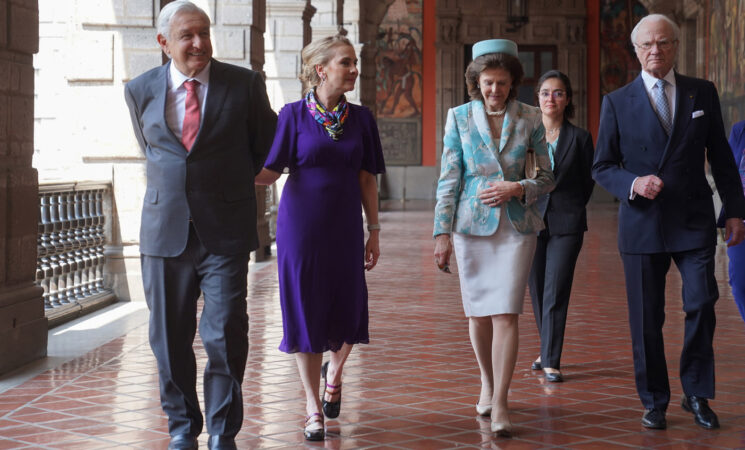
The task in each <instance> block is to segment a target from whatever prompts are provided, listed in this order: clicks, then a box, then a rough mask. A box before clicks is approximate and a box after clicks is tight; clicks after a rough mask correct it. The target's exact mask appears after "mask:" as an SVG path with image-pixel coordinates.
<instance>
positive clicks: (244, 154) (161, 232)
mask: <svg viewBox="0 0 745 450" xmlns="http://www.w3.org/2000/svg"><path fill="white" fill-rule="evenodd" d="M169 64H171V63H168V64H165V65H163V66H160V67H156V68H154V69H152V70H150V71H148V72H145V73H144V74H142V75H140V76H138V77H137V78H135V79H133V80H132V81H130V82H129V83H127V85H126V87H125V97H126V101H127V106H129V111H130V116H131V118H132V125H133V127H134V131H135V135H136V136H137V140H138V142H139V144H140V147H141V148H142V151H143V152H144V154H145V157H146V159H147V165H146V167H147V190H146V192H145V199H144V203H143V208H142V224H141V228H140V253H142V254H144V255H149V256H160V257H173V256H178V255H180V254H181V253H182V252H183V251H184V249H185V248H186V242H187V239H188V236H189V219H190V218H191V219H192V221H193V223H194V228H195V229H196V232H197V235H198V236H199V239H200V240H201V242H202V244H203V245H204V246H205V248H206V249H207V251H209V252H210V253H213V254H218V255H231V254H238V253H248V252H250V251H252V250H254V249H256V248H257V247H258V236H257V233H256V195H255V188H254V176H255V175H256V174H257V173H258V172H259V171H260V170H261V168H262V165H263V163H264V159H265V158H266V155H267V154H268V152H269V148H270V146H271V144H272V140H273V138H274V130H275V127H276V123H277V116H276V114H275V113H274V111H272V109H271V107H270V106H269V100H268V98H267V95H266V87H265V86H264V81H263V79H262V77H261V75H260V74H259V73H257V72H254V71H251V70H249V69H245V68H242V67H238V66H234V65H230V64H225V63H221V62H219V61H216V60H212V64H211V66H210V82H209V92H208V94H207V102H206V105H205V111H204V117H203V119H202V125H201V127H200V129H199V134H198V135H197V138H196V141H195V142H194V145H193V147H192V149H191V151H190V152H187V151H186V149H185V148H184V146H183V145H182V144H181V141H180V140H179V139H178V138H177V137H176V136H175V135H174V134H173V132H172V131H171V129H170V128H169V127H168V124H167V123H166V118H165V105H166V90H167V73H168V70H169Z"/></svg>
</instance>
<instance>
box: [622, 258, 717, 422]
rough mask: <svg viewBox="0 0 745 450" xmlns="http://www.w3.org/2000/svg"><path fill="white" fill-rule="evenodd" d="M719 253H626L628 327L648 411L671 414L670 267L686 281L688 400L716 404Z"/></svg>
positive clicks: (683, 376) (683, 357)
mask: <svg viewBox="0 0 745 450" xmlns="http://www.w3.org/2000/svg"><path fill="white" fill-rule="evenodd" d="M714 251H715V247H714V246H711V247H706V248H702V249H696V250H690V251H685V252H678V253H655V254H629V253H621V259H622V260H623V266H624V272H625V274H626V295H627V297H628V306H629V326H630V328H631V345H632V348H633V354H634V372H635V378H636V390H637V392H638V393H639V398H640V399H641V401H642V404H643V405H644V407H645V408H647V409H650V408H658V409H662V410H666V409H667V405H668V403H669V402H670V381H669V380H668V376H667V363H666V361H665V346H664V341H663V336H662V326H663V324H664V323H665V277H666V275H667V272H668V270H669V269H670V262H671V260H672V261H675V265H676V266H677V267H678V270H679V271H680V275H681V278H682V280H683V293H682V296H683V311H684V312H685V330H684V333H685V334H684V337H683V350H682V351H681V354H680V381H681V384H682V385H683V392H684V393H685V394H686V395H696V396H699V397H704V398H714V349H713V340H714V327H715V325H716V316H715V314H714V304H715V303H716V301H717V299H718V298H719V290H718V289H717V283H716V279H715V278H714Z"/></svg>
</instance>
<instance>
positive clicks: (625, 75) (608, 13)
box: [600, 0, 648, 95]
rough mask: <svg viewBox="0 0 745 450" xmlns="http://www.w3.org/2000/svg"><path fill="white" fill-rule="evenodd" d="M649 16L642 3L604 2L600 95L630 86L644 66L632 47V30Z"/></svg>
mask: <svg viewBox="0 0 745 450" xmlns="http://www.w3.org/2000/svg"><path fill="white" fill-rule="evenodd" d="M647 14H648V12H647V9H646V8H645V7H644V6H643V5H642V4H641V2H638V1H634V0H602V5H601V8H600V93H601V95H605V94H608V93H610V92H613V91H615V90H616V89H618V88H620V87H622V86H624V85H626V84H628V83H629V82H631V81H632V80H633V79H634V78H636V76H637V75H638V74H639V71H640V70H641V66H640V65H639V60H638V59H636V53H634V46H633V45H631V39H630V36H631V30H633V29H634V26H635V25H636V24H637V22H639V20H640V19H641V18H642V17H644V16H646V15H647Z"/></svg>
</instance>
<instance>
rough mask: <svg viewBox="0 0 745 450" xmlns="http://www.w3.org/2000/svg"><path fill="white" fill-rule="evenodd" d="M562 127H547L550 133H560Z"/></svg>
mask: <svg viewBox="0 0 745 450" xmlns="http://www.w3.org/2000/svg"><path fill="white" fill-rule="evenodd" d="M560 129H561V128H553V129H549V128H546V132H547V133H549V134H554V133H558V132H559V130H560Z"/></svg>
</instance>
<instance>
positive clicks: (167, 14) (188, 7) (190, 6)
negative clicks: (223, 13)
mask: <svg viewBox="0 0 745 450" xmlns="http://www.w3.org/2000/svg"><path fill="white" fill-rule="evenodd" d="M185 12H191V13H199V14H202V15H203V16H204V17H205V18H206V19H207V21H208V22H209V20H210V17H209V16H208V15H207V13H206V12H204V10H203V9H202V8H200V7H199V6H197V5H195V4H194V3H192V2H190V1H189V0H176V1H173V2H171V3H169V4H167V5H166V6H164V7H163V9H161V10H160V14H158V34H162V35H163V36H165V37H166V39H170V38H171V20H173V16H175V15H176V14H180V13H185Z"/></svg>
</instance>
